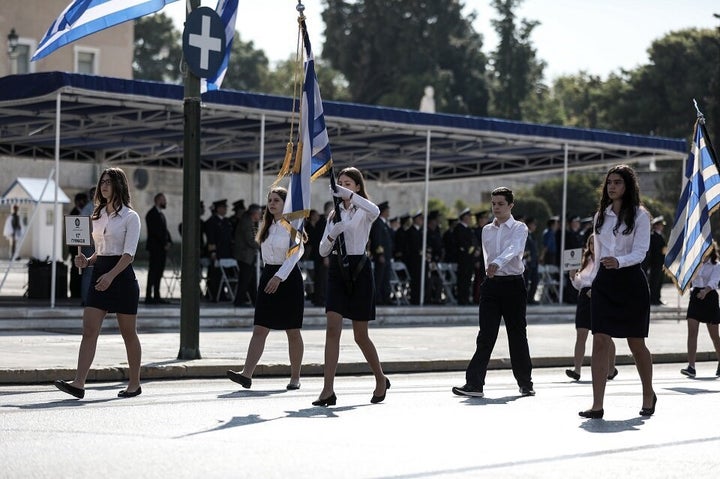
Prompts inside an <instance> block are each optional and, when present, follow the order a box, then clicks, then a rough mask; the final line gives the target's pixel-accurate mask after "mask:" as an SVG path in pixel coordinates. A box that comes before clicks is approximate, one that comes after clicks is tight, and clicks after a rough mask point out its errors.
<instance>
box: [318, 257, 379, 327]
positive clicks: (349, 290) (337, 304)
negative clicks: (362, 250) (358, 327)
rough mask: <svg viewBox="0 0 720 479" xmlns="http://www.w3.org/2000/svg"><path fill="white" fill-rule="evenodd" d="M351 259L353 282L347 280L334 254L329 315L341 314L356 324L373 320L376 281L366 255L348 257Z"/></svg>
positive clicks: (327, 301) (328, 291) (328, 298)
mask: <svg viewBox="0 0 720 479" xmlns="http://www.w3.org/2000/svg"><path fill="white" fill-rule="evenodd" d="M348 260H349V262H350V267H349V268H348V269H349V271H350V274H351V275H352V281H348V280H347V278H344V277H343V273H342V270H341V269H340V268H341V266H340V262H339V261H338V256H337V255H335V254H331V255H330V268H329V270H328V282H327V296H326V298H327V299H326V300H325V312H328V311H331V312H334V313H338V314H340V315H342V317H343V318H348V319H352V320H353V321H373V320H374V319H375V279H374V278H373V274H372V266H371V265H370V260H368V259H367V256H365V255H354V256H348ZM348 283H349V284H348Z"/></svg>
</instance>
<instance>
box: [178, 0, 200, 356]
mask: <svg viewBox="0 0 720 479" xmlns="http://www.w3.org/2000/svg"><path fill="white" fill-rule="evenodd" d="M199 7H200V0H187V11H186V18H187V17H188V16H189V15H190V13H191V12H192V11H193V10H195V9H196V8H199ZM185 71H186V72H187V73H186V76H185V91H184V101H183V114H184V116H185V139H184V143H183V232H182V280H181V283H180V292H181V298H180V352H178V359H200V291H199V288H198V285H199V284H200V258H199V255H198V251H199V250H200V224H199V219H200V78H198V77H196V76H195V75H194V74H193V73H192V72H191V71H190V69H189V68H187V65H186V68H185Z"/></svg>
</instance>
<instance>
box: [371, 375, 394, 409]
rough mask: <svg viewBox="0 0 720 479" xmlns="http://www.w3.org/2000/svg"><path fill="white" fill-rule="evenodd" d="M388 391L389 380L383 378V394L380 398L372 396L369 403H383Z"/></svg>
mask: <svg viewBox="0 0 720 479" xmlns="http://www.w3.org/2000/svg"><path fill="white" fill-rule="evenodd" d="M388 389H390V380H389V379H388V378H385V392H384V393H383V395H382V396H376V395H374V394H373V397H372V398H370V402H371V403H373V404H377V403H379V402H383V401H384V400H385V395H386V394H387V390H388Z"/></svg>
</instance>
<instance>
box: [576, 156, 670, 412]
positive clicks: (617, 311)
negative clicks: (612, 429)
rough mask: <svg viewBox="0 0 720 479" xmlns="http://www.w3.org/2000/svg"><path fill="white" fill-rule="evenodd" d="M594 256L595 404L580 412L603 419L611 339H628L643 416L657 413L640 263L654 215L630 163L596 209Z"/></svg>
mask: <svg viewBox="0 0 720 479" xmlns="http://www.w3.org/2000/svg"><path fill="white" fill-rule="evenodd" d="M594 225H595V257H596V258H598V261H596V263H595V267H594V268H593V271H594V274H595V279H594V280H593V283H592V298H591V302H592V313H591V315H592V319H591V321H592V332H593V351H592V364H591V370H592V383H593V404H592V408H590V409H588V410H585V411H580V413H579V414H580V416H581V417H585V418H591V419H600V418H602V417H603V414H604V409H603V400H604V397H605V384H606V382H607V378H608V373H609V371H608V362H609V358H608V356H609V352H610V342H611V341H612V338H627V343H628V346H629V348H630V352H632V355H633V358H634V359H635V366H636V368H637V370H638V374H639V375H640V382H641V383H642V390H643V400H642V408H641V409H640V415H641V416H652V415H653V414H654V413H655V403H656V402H657V396H656V395H655V391H654V389H653V385H652V371H653V366H652V356H651V355H650V351H649V350H648V348H647V346H646V345H645V338H646V337H647V336H648V330H649V327H650V290H649V288H648V282H647V278H646V277H645V272H644V271H643V270H642V266H641V263H642V261H643V259H644V258H645V255H646V253H647V250H648V247H649V246H650V215H649V214H648V212H647V211H646V210H645V209H644V208H643V207H642V206H640V187H639V186H638V181H637V176H636V175H635V171H634V170H633V169H632V168H630V167H629V166H627V165H617V166H613V167H612V168H610V170H609V171H608V173H607V176H606V177H605V182H604V184H603V187H602V198H601V199H600V204H599V205H598V212H597V213H595V218H594Z"/></svg>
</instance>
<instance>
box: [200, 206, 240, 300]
mask: <svg viewBox="0 0 720 479" xmlns="http://www.w3.org/2000/svg"><path fill="white" fill-rule="evenodd" d="M226 214H227V199H223V200H218V201H215V202H214V203H213V215H212V216H211V217H210V218H208V219H207V220H206V221H205V234H206V236H207V246H208V254H209V257H210V267H209V269H208V295H209V296H210V298H209V299H210V300H211V301H215V300H216V298H218V288H219V287H220V278H221V273H220V269H219V267H218V266H217V265H216V264H215V263H216V261H217V260H220V259H223V258H232V257H233V227H232V223H230V220H229V219H227V218H226V217H225V215H226ZM223 300H227V298H226V297H225V295H224V293H221V295H220V301H223Z"/></svg>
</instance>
